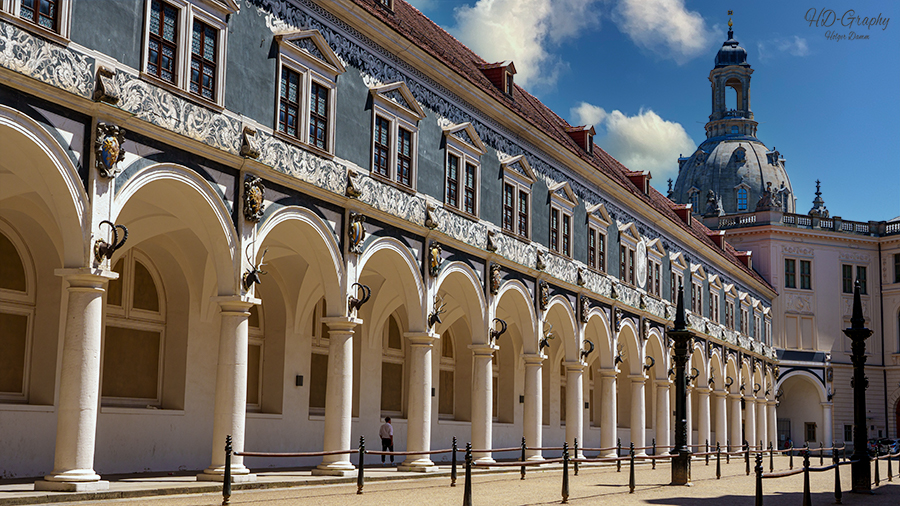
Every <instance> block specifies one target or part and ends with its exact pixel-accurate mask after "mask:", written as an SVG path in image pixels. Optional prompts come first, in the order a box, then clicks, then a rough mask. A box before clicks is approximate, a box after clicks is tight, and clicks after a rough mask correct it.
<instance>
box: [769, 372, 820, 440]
mask: <svg viewBox="0 0 900 506" xmlns="http://www.w3.org/2000/svg"><path fill="white" fill-rule="evenodd" d="M779 388H780V389H781V391H782V392H783V394H782V397H781V400H780V402H779V405H778V441H779V445H780V446H783V445H784V444H790V443H793V445H794V446H795V447H796V446H803V443H804V442H807V441H808V442H809V443H810V446H815V445H813V444H812V443H813V442H815V443H816V444H818V441H819V439H820V436H822V432H821V431H822V430H824V427H825V423H824V418H823V412H822V403H823V402H825V401H826V398H825V390H824V386H823V385H822V384H821V382H820V380H819V378H817V377H814V376H813V375H811V374H809V373H804V372H795V373H791V374H788V375H787V376H786V377H784V378H783V379H782V380H781V381H780V383H779Z"/></svg>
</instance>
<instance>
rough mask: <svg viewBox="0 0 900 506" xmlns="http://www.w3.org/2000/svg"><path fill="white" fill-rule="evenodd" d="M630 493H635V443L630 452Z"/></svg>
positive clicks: (632, 444)
mask: <svg viewBox="0 0 900 506" xmlns="http://www.w3.org/2000/svg"><path fill="white" fill-rule="evenodd" d="M628 456H629V459H628V460H629V463H628V467H629V468H628V493H629V494H633V493H634V442H632V443H631V449H630V450H629V451H628Z"/></svg>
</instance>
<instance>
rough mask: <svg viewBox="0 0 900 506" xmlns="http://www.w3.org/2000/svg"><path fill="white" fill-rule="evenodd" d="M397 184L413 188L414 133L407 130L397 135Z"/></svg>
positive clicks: (400, 131) (403, 129)
mask: <svg viewBox="0 0 900 506" xmlns="http://www.w3.org/2000/svg"><path fill="white" fill-rule="evenodd" d="M397 182H398V183H400V184H402V185H406V186H412V132H410V131H409V130H406V129H405V128H401V129H399V133H398V134H397Z"/></svg>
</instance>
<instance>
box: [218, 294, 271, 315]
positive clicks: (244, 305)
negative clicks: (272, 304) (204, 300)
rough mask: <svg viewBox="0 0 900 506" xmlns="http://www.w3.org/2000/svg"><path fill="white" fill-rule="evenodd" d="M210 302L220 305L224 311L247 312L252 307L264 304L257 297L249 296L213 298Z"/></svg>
mask: <svg viewBox="0 0 900 506" xmlns="http://www.w3.org/2000/svg"><path fill="white" fill-rule="evenodd" d="M210 300H212V301H213V302H215V303H216V304H218V305H219V308H221V309H222V311H234V312H246V311H249V310H250V308H251V307H253V306H257V305H259V304H262V301H261V300H259V299H257V298H256V297H250V296H248V295H221V296H218V297H211V298H210Z"/></svg>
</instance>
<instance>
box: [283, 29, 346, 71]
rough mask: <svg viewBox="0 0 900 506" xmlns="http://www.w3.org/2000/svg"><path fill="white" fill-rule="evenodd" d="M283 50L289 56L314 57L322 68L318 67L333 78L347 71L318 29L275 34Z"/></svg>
mask: <svg viewBox="0 0 900 506" xmlns="http://www.w3.org/2000/svg"><path fill="white" fill-rule="evenodd" d="M275 40H276V41H277V42H278V44H279V46H280V48H281V50H282V51H283V52H284V53H287V54H288V55H289V56H291V57H292V58H295V59H299V60H301V61H308V60H309V59H310V58H313V59H314V60H315V61H316V62H317V63H319V64H320V65H321V67H322V68H320V69H317V70H319V71H320V72H322V73H323V74H326V75H329V76H330V77H331V78H332V79H334V78H336V77H337V76H338V75H339V74H343V73H344V72H346V70H347V69H346V68H344V64H343V63H341V60H340V58H338V56H337V54H335V52H334V51H332V49H331V46H329V45H328V43H327V42H326V41H325V37H323V36H322V34H321V33H319V31H318V30H300V31H296V32H290V33H282V34H278V35H276V36H275Z"/></svg>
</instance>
